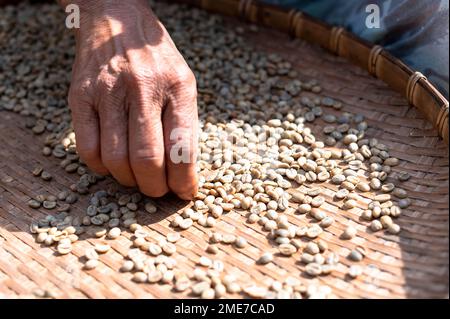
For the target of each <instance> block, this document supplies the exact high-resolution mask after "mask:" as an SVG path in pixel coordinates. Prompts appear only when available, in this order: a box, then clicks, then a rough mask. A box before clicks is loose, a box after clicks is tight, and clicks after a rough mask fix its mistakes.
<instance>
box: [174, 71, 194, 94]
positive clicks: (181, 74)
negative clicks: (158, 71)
mask: <svg viewBox="0 0 450 319" xmlns="http://www.w3.org/2000/svg"><path fill="white" fill-rule="evenodd" d="M174 84H175V86H182V87H184V88H186V89H190V90H192V91H194V90H195V89H196V87H197V82H196V79H195V75H194V73H193V72H192V71H191V69H189V68H182V69H181V70H179V71H178V72H177V73H176V77H175V79H174Z"/></svg>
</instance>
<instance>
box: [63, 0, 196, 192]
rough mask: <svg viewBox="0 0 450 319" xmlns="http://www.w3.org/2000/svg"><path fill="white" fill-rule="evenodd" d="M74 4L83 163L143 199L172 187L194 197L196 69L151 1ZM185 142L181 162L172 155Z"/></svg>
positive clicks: (75, 115) (74, 106)
mask: <svg viewBox="0 0 450 319" xmlns="http://www.w3.org/2000/svg"><path fill="white" fill-rule="evenodd" d="M70 3H75V4H78V5H79V7H80V17H81V19H80V28H79V29H77V30H76V31H75V33H76V58H75V62H74V65H73V70H72V82H71V87H70V91H69V107H70V109H71V112H72V120H73V126H74V130H75V135H76V140H77V150H78V153H79V155H80V157H81V159H82V160H83V161H84V162H85V163H86V164H87V165H88V167H89V168H91V169H92V170H93V171H95V172H97V173H99V174H108V173H110V174H111V175H112V176H113V177H114V178H116V179H117V180H118V181H119V182H120V183H121V184H123V185H126V186H136V185H137V186H138V187H139V189H140V190H141V191H142V192H143V193H145V194H146V195H149V196H152V197H159V196H162V195H164V194H166V193H167V192H168V191H169V189H170V190H172V191H173V192H174V193H176V194H177V195H178V196H179V197H181V198H183V199H191V198H192V197H193V195H194V194H195V193H196V191H197V177H196V172H195V159H196V150H197V125H198V116H197V91H196V81H195V77H194V75H193V73H192V71H191V70H190V69H189V67H188V65H187V64H186V62H185V61H184V59H183V57H182V56H181V54H180V53H179V52H178V50H177V48H176V47H175V45H174V43H173V42H172V40H171V38H170V36H169V34H168V33H167V31H166V29H165V28H164V26H163V25H162V24H161V22H160V21H159V20H158V19H157V17H156V16H155V15H154V14H153V12H152V11H151V9H150V8H149V6H148V4H147V3H146V1H141V0H131V1H113V0H102V1H93V0H84V1H82V0H80V1H78V2H77V1H70ZM171 134H172V138H171ZM174 137H175V138H174ZM180 145H183V151H184V153H183V155H184V156H185V157H184V161H182V162H181V163H177V162H178V161H177V159H176V157H177V156H175V158H173V156H170V154H171V150H172V155H173V154H175V153H178V152H177V151H176V147H177V146H180ZM173 147H175V148H173ZM174 152H175V153H174ZM186 152H187V153H186Z"/></svg>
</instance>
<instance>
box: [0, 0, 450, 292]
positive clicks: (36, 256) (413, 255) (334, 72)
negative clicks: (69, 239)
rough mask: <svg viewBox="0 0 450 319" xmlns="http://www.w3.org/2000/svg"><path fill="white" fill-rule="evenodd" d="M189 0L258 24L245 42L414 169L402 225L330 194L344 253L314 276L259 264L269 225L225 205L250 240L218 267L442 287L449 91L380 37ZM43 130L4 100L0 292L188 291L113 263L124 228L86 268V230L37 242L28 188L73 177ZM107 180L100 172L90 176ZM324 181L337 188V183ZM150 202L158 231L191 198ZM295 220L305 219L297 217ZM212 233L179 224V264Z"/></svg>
mask: <svg viewBox="0 0 450 319" xmlns="http://www.w3.org/2000/svg"><path fill="white" fill-rule="evenodd" d="M185 2H186V1H185ZM189 2H190V3H191V4H193V5H200V4H201V5H202V6H203V7H204V8H205V9H208V10H211V11H214V12H217V13H223V14H227V15H233V16H241V17H243V18H245V19H247V20H250V21H252V22H255V23H259V24H261V25H263V26H262V27H260V29H259V32H258V33H254V32H250V31H249V32H246V35H245V36H246V37H247V39H248V43H249V45H252V46H254V47H256V48H257V49H259V50H264V51H266V52H268V53H272V52H273V53H278V54H280V55H282V56H283V57H285V58H286V59H288V60H289V61H290V62H291V63H292V64H293V65H294V67H295V69H296V70H297V71H298V72H299V75H300V77H301V78H302V79H305V80H308V79H311V78H316V79H318V80H319V81H320V83H321V84H322V87H323V91H324V92H323V94H324V95H328V96H331V97H333V98H335V99H338V100H340V101H342V102H343V105H344V107H343V109H342V110H341V111H340V112H344V111H349V112H353V113H361V114H363V115H364V116H365V117H366V118H367V121H368V123H369V126H370V128H369V130H368V132H367V133H368V136H369V137H376V138H377V139H379V140H380V141H381V142H382V143H384V144H386V145H387V146H388V147H389V149H390V153H391V155H392V156H395V157H397V158H399V159H400V160H401V161H400V165H398V166H396V167H394V168H393V171H394V172H398V171H407V172H409V173H410V174H411V176H412V178H411V179H410V180H409V181H407V182H405V183H403V185H402V187H403V188H405V189H406V190H407V191H408V193H409V196H410V198H411V199H412V205H411V206H410V207H409V208H408V209H405V210H404V211H403V214H402V215H401V217H400V218H399V219H398V223H399V224H400V226H401V227H402V231H401V232H400V234H399V235H389V234H387V233H384V232H378V233H371V232H370V231H368V230H367V229H366V228H367V226H368V223H367V222H365V221H362V220H361V219H360V217H359V214H357V213H355V212H353V211H342V210H340V209H338V207H337V206H336V205H335V204H334V203H333V202H332V201H331V200H327V203H326V204H325V205H324V208H325V209H326V210H327V211H328V212H329V213H333V216H334V217H335V219H336V221H337V222H336V223H334V224H333V226H331V227H330V228H327V229H326V231H325V232H324V234H322V238H323V239H324V240H325V241H327V243H328V244H329V246H330V247H331V248H332V249H333V250H334V251H336V252H338V253H339V254H340V255H341V265H340V266H339V267H338V268H337V270H336V271H334V272H333V273H332V274H331V275H328V276H325V277H319V278H316V279H311V278H308V277H307V276H305V275H304V274H303V272H302V270H303V269H304V265H302V264H300V263H299V262H298V261H296V260H298V258H289V259H286V258H280V257H276V258H275V261H274V263H271V264H268V265H266V266H259V265H255V263H254V260H256V259H257V258H258V257H259V256H260V254H261V253H262V252H264V251H269V250H274V247H273V246H272V245H271V244H270V243H269V242H268V240H267V238H266V233H265V232H262V231H261V228H260V227H259V226H257V225H249V224H246V223H245V218H244V215H245V212H241V211H239V212H238V211H235V212H231V213H229V214H226V215H224V216H223V217H222V218H221V220H220V222H219V223H218V224H217V226H216V227H215V229H214V230H215V231H218V232H222V233H228V232H235V233H237V234H238V235H240V236H243V237H244V238H246V239H247V240H248V242H249V243H250V245H249V247H248V248H246V249H244V250H237V249H234V248H232V247H229V246H222V245H221V246H220V252H219V254H218V255H217V258H218V259H221V260H222V261H223V262H224V263H225V272H226V273H232V274H236V276H237V277H238V278H239V281H240V282H242V283H245V282H249V283H250V282H252V283H257V284H259V285H266V283H267V282H268V280H269V279H277V280H280V281H283V280H284V279H285V278H286V277H287V276H294V277H297V278H299V279H300V280H301V281H302V282H304V283H305V284H306V285H307V284H309V283H315V284H325V285H328V286H330V287H331V288H332V290H333V293H334V295H335V296H336V297H339V298H405V297H408V298H443V297H448V276H449V274H448V251H449V241H448V239H449V219H448V218H449V213H448V209H449V197H448V178H449V176H448V173H449V170H448V158H449V157H448V146H447V144H446V142H445V141H448V101H446V100H445V99H444V98H443V97H442V95H441V94H439V92H437V91H436V90H435V89H434V87H433V86H432V85H431V84H430V83H429V82H428V81H426V79H424V78H423V77H421V76H420V75H418V74H417V73H414V72H413V71H412V70H410V69H409V68H407V67H406V66H405V65H403V64H402V63H401V62H399V61H398V60H396V59H395V58H393V57H392V56H390V55H389V54H388V53H387V52H385V51H383V50H382V49H380V48H378V47H376V48H374V49H373V48H371V46H370V45H369V44H367V43H364V42H362V41H360V40H358V39H356V38H355V37H354V36H352V35H351V34H349V33H347V32H346V31H343V30H342V29H336V28H331V27H329V26H326V25H324V24H322V23H320V22H318V21H316V20H314V19H311V18H309V17H307V16H306V15H302V14H299V13H297V12H295V11H291V12H286V11H282V10H280V9H278V8H275V7H270V6H259V5H257V4H255V3H253V2H251V1H236V0H211V1H205V0H203V1H189ZM226 22H227V23H230V24H233V25H238V24H241V25H242V26H243V27H244V28H246V29H247V30H248V25H247V24H246V23H245V22H239V21H238V19H237V18H227V19H226ZM274 29H279V30H281V31H286V32H287V31H290V32H291V34H292V35H295V37H300V38H304V39H306V40H307V41H308V42H314V43H318V44H319V45H321V46H322V47H324V48H326V49H332V52H335V53H337V55H339V56H336V55H334V54H330V53H328V52H326V51H325V50H323V48H320V47H319V46H316V45H311V44H309V43H307V42H305V41H302V40H298V39H292V37H290V36H289V35H288V34H286V32H280V31H276V30H274ZM299 57H300V58H299ZM343 57H344V58H343ZM345 58H347V59H349V60H350V61H348V60H346V59H345ZM353 63H354V64H353ZM355 64H356V65H355ZM358 65H359V66H358ZM361 67H363V69H362V68H361ZM364 69H369V71H370V73H372V74H373V75H376V76H377V77H379V78H380V79H377V78H376V77H374V76H371V74H370V73H369V72H367V71H366V70H364ZM383 81H384V82H383ZM385 82H386V83H387V84H389V86H388V85H387V84H386V83H385ZM396 91H399V92H396ZM405 96H406V98H405ZM415 106H416V107H415ZM336 114H337V113H336ZM323 124H324V123H323V122H322V121H320V120H319V121H316V122H315V123H314V125H312V127H311V128H312V130H313V131H314V132H315V134H317V135H319V136H320V135H321V133H320V132H321V125H323ZM440 136H442V137H443V138H444V140H443V139H442V138H441V137H440ZM41 142H42V140H41V137H36V136H34V135H32V134H31V133H30V131H29V130H27V129H25V128H24V123H23V122H22V118H21V117H19V116H18V115H16V114H13V113H7V112H4V111H0V143H1V144H0V145H2V147H1V148H0V296H2V297H29V296H33V295H32V293H33V291H35V290H36V289H37V288H40V289H43V290H46V291H47V292H48V294H49V296H53V297H57V298H86V297H87V298H186V297H191V296H189V295H188V294H180V293H175V292H174V291H173V290H171V287H170V286H169V285H160V284H153V285H150V284H136V283H134V282H132V281H131V280H130V279H131V274H129V273H127V274H124V273H119V272H118V269H119V267H120V265H121V263H122V260H123V256H124V255H126V253H127V250H128V248H129V247H130V246H131V242H130V241H129V240H128V239H127V238H123V237H121V238H120V239H118V240H115V241H112V242H111V246H112V248H113V251H112V252H111V251H110V252H108V253H107V254H106V255H103V256H101V261H102V265H100V266H99V267H98V268H96V269H95V270H91V271H88V272H87V271H84V270H81V268H82V265H83V264H82V262H81V259H80V258H81V257H82V255H83V254H84V250H85V249H86V248H87V247H91V246H92V245H93V244H94V243H96V242H97V239H93V238H89V237H83V236H82V237H81V240H80V241H79V242H77V243H76V244H75V245H74V251H73V253H72V254H70V255H66V256H62V257H61V256H57V255H56V254H55V251H54V248H48V247H44V246H41V245H40V244H38V243H35V240H34V238H33V236H32V235H31V234H30V233H29V224H30V222H31V220H33V219H37V218H41V217H44V216H45V215H46V212H45V211H44V210H39V211H36V210H32V209H30V208H29V207H28V206H27V204H26V203H27V200H28V199H29V198H30V197H33V196H36V195H38V194H41V193H53V194H54V193H56V192H58V191H60V190H63V189H67V187H68V186H69V185H70V184H72V183H73V182H75V181H76V179H77V177H76V176H72V175H68V174H66V173H65V172H63V170H62V169H60V168H59V166H58V160H56V159H48V158H45V157H44V156H42V155H40V154H41V152H40V151H41V145H42V143H41ZM38 164H39V165H41V166H42V167H44V169H46V170H48V171H49V172H51V173H52V175H53V176H54V178H53V181H52V182H51V183H46V182H43V181H41V180H40V179H39V180H37V179H35V178H34V177H33V176H32V175H31V173H30V171H31V170H32V169H33V168H34V167H35V166H37V165H38ZM111 182H112V181H111V180H109V179H107V180H105V181H103V182H102V183H101V184H100V185H97V186H95V188H99V187H104V186H105V185H107V184H109V183H111ZM322 186H323V187H325V188H328V189H334V186H332V185H328V184H325V185H324V184H322ZM95 188H94V189H95ZM157 204H158V207H159V208H160V213H159V214H158V215H156V216H150V215H148V214H146V213H144V212H142V211H140V212H139V214H138V221H139V222H140V223H141V224H146V225H147V226H146V228H148V229H150V230H151V231H152V234H154V236H155V239H156V240H157V239H159V238H161V237H162V236H164V235H165V234H167V233H168V232H171V231H173V230H172V228H170V227H169V223H170V220H172V218H173V217H174V216H173V215H174V213H175V212H177V211H179V210H180V209H181V208H182V207H184V206H185V205H186V203H185V202H181V201H179V200H177V199H176V198H173V197H170V196H168V197H166V198H163V199H161V200H158V201H157ZM86 206H87V197H86V196H85V197H82V199H81V200H80V201H78V202H77V203H76V204H75V205H74V206H73V208H72V214H75V215H80V216H82V215H83V214H84V211H85V209H86ZM348 220H351V221H352V223H353V224H354V225H356V227H357V229H358V230H359V233H360V236H358V237H357V238H355V239H354V240H352V241H342V240H339V239H338V237H339V234H340V233H341V232H342V230H343V229H344V227H345V225H346V224H347V223H348ZM292 222H293V223H295V224H297V225H303V224H305V223H306V222H305V220H304V219H302V218H295V219H292ZM209 233H210V230H206V229H204V228H202V227H199V226H197V225H195V226H193V227H191V228H190V229H189V230H186V231H182V232H181V235H182V239H181V240H180V241H179V242H178V243H177V246H178V252H177V255H176V257H175V259H177V261H178V265H179V267H180V268H181V269H183V270H185V271H186V272H190V271H192V270H193V269H194V264H195V262H196V261H197V260H198V258H199V256H201V255H203V254H204V250H205V248H206V246H207V239H208V234H209ZM125 236H126V237H128V238H130V237H131V234H130V233H129V232H125ZM357 245H362V246H364V247H365V248H366V251H367V256H366V258H365V259H364V260H363V261H362V262H361V263H360V264H361V265H363V266H364V267H365V271H364V274H363V275H362V276H360V277H358V279H355V280H350V279H349V278H347V277H346V272H347V271H346V266H348V265H350V264H352V262H350V261H348V260H347V259H346V258H345V256H346V255H347V254H348V252H349V251H350V249H352V248H354V247H355V246H357ZM232 297H241V296H239V295H235V296H232Z"/></svg>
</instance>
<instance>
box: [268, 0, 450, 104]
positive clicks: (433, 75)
mask: <svg viewBox="0 0 450 319" xmlns="http://www.w3.org/2000/svg"><path fill="white" fill-rule="evenodd" d="M260 1H263V2H268V3H272V4H278V5H281V6H285V7H291V8H292V7H294V8H298V9H300V10H302V11H304V12H306V13H308V14H310V15H312V16H315V17H317V18H319V19H321V20H323V21H326V22H328V23H329V24H333V25H341V26H344V27H346V28H347V29H348V30H349V31H352V32H353V33H355V34H357V35H359V36H360V37H362V38H364V39H366V40H368V41H371V42H373V43H376V44H380V45H382V46H384V47H385V48H386V49H387V50H389V52H391V53H392V54H393V55H394V56H396V57H398V58H400V59H401V60H402V61H403V62H404V63H405V64H407V65H409V66H410V67H411V68H413V69H415V70H417V71H420V72H422V73H423V74H424V75H425V76H426V77H427V78H428V80H430V82H432V83H433V84H434V85H435V86H436V87H437V88H438V89H439V90H440V91H441V92H442V93H443V94H444V95H445V96H446V97H447V99H448V97H449V3H448V0H260ZM369 4H376V5H378V7H379V8H380V28H378V29H377V28H373V29H369V28H368V27H367V26H366V18H367V16H368V15H369V14H370V13H367V12H366V6H367V5H369Z"/></svg>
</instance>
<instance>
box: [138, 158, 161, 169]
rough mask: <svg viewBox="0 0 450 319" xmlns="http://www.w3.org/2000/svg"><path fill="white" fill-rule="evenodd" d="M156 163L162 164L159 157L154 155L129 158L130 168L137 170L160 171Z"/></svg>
mask: <svg viewBox="0 0 450 319" xmlns="http://www.w3.org/2000/svg"><path fill="white" fill-rule="evenodd" d="M158 162H162V160H161V157H160V156H157V155H155V154H151V155H145V156H142V155H135V156H132V157H131V166H133V168H135V169H137V170H150V169H160V167H159V165H157V163H158Z"/></svg>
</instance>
